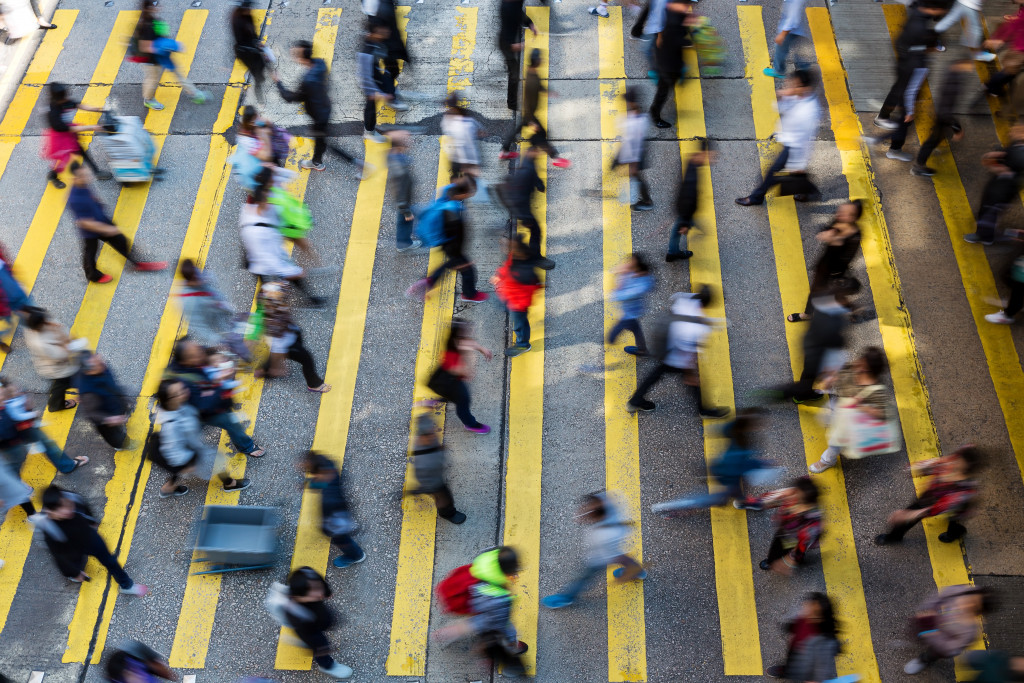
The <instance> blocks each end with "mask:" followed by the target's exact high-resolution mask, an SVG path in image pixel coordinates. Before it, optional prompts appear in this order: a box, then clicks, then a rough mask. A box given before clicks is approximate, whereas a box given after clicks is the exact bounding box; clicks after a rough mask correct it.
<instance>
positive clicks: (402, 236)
mask: <svg viewBox="0 0 1024 683" xmlns="http://www.w3.org/2000/svg"><path fill="white" fill-rule="evenodd" d="M387 137H388V140H390V141H391V148H390V149H389V150H388V186H389V188H390V190H391V197H392V198H393V199H394V200H395V249H396V250H397V251H398V253H402V252H406V251H409V250H411V249H419V248H420V247H422V246H423V242H422V241H421V240H420V239H419V238H416V237H413V226H414V225H415V222H416V217H415V215H414V214H413V211H412V193H413V183H414V177H413V170H412V157H411V156H410V154H409V145H410V143H411V142H412V136H411V135H409V132H408V131H404V130H394V131H391V132H389V133H388V134H387Z"/></svg>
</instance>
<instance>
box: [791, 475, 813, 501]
mask: <svg viewBox="0 0 1024 683" xmlns="http://www.w3.org/2000/svg"><path fill="white" fill-rule="evenodd" d="M793 488H794V489H796V492H797V495H798V496H799V497H800V502H801V503H803V504H804V505H817V504H818V485H817V484H815V483H814V481H813V480H812V479H811V478H810V477H807V476H803V477H797V478H796V479H794V480H793Z"/></svg>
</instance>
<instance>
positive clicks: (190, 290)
mask: <svg viewBox="0 0 1024 683" xmlns="http://www.w3.org/2000/svg"><path fill="white" fill-rule="evenodd" d="M179 272H180V274H181V282H180V286H179V288H178V291H177V295H178V303H180V304H181V307H182V312H183V315H184V317H185V319H186V320H187V321H188V337H189V339H191V340H193V341H195V342H196V343H198V344H199V345H200V346H205V347H219V346H223V347H226V348H228V349H229V350H231V352H232V353H234V354H235V355H237V356H239V357H241V358H242V359H243V360H248V359H249V358H250V356H251V354H250V351H249V349H248V347H247V346H246V345H245V341H244V340H243V339H242V335H241V334H240V333H238V332H237V331H236V330H237V327H238V315H237V314H236V313H235V311H234V309H233V308H231V304H229V303H228V301H227V299H225V298H224V296H223V295H222V294H221V293H220V292H219V291H218V290H217V287H216V283H215V282H214V280H213V275H212V274H210V273H204V272H203V271H201V270H199V268H198V267H197V266H196V264H195V262H194V261H192V259H188V258H186V259H182V261H181V268H180V270H179ZM246 318H248V316H246Z"/></svg>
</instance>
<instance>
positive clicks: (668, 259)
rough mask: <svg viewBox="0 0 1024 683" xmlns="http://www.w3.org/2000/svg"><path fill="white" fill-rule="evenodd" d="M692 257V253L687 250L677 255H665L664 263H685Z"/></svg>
mask: <svg viewBox="0 0 1024 683" xmlns="http://www.w3.org/2000/svg"><path fill="white" fill-rule="evenodd" d="M691 256H693V252H692V251H690V250H689V249H684V250H683V251H681V252H679V253H678V254H665V263H672V262H673V261H685V260H686V259H688V258H690V257H691Z"/></svg>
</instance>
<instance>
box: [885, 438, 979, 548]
mask: <svg viewBox="0 0 1024 683" xmlns="http://www.w3.org/2000/svg"><path fill="white" fill-rule="evenodd" d="M980 465H981V453H980V452H979V451H978V449H977V448H975V447H974V446H962V447H961V448H959V449H958V450H956V451H954V452H953V453H950V454H949V455H944V456H941V457H938V458H932V459H930V460H923V461H921V462H916V463H912V464H911V465H910V472H911V474H915V475H921V476H927V477H930V479H929V480H928V485H927V487H926V488H925V490H924V493H922V494H920V495H919V496H917V497H916V498H914V500H913V501H912V502H911V503H910V505H908V506H907V507H906V508H905V509H903V510H897V511H896V512H894V513H892V514H891V515H889V530H888V531H887V532H886V533H884V534H879V535H878V536H875V543H876V544H877V545H891V544H893V543H899V542H901V541H902V540H903V536H904V535H906V533H907V532H908V531H910V530H911V529H913V528H914V526H915V525H916V524H917V523H918V522H920V521H921V520H922V519H925V518H926V517H938V516H939V515H946V516H947V517H948V518H949V523H948V524H947V526H946V530H945V531H944V532H943V533H941V534H939V540H940V541H942V542H943V543H956V542H957V541H959V540H960V539H961V538H963V537H964V534H966V533H967V528H966V527H965V526H964V525H963V521H964V520H965V519H966V518H967V516H968V515H969V514H970V512H971V508H972V507H973V504H974V500H975V499H976V498H977V497H978V483H977V482H976V481H974V479H972V478H971V475H973V474H974V473H975V472H976V471H977V469H978V468H979V466H980Z"/></svg>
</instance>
